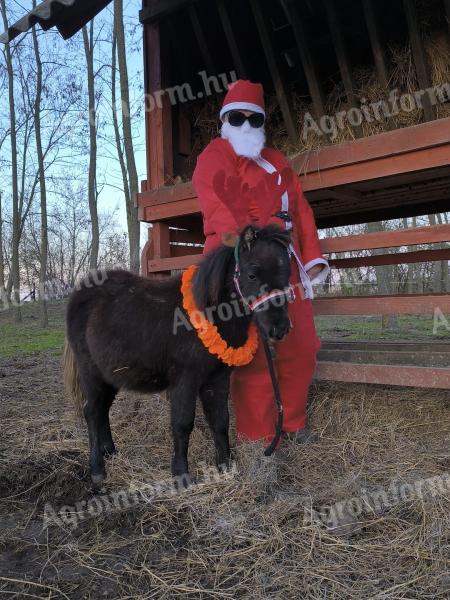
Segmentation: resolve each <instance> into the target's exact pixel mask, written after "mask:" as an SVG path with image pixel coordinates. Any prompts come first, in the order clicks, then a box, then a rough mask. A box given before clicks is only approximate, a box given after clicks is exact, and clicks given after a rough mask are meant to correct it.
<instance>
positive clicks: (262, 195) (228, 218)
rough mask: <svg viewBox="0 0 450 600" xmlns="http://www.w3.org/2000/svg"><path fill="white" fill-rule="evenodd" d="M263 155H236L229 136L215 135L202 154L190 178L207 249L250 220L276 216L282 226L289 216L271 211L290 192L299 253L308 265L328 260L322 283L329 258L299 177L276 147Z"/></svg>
mask: <svg viewBox="0 0 450 600" xmlns="http://www.w3.org/2000/svg"><path fill="white" fill-rule="evenodd" d="M261 156H262V159H263V160H262V161H254V160H251V159H248V158H245V157H242V156H238V155H237V154H236V153H235V151H234V149H233V147H232V146H231V144H230V143H229V142H228V140H225V139H222V138H217V139H214V140H213V141H212V142H211V143H210V144H209V145H208V146H207V147H206V148H205V150H204V151H203V152H202V153H201V154H200V156H199V157H198V159H197V166H196V168H195V171H194V175H193V178H192V181H193V184H194V187H195V190H196V192H197V194H198V198H199V201H200V206H201V210H202V214H203V224H204V233H205V236H206V243H205V249H204V251H205V252H209V251H211V250H213V249H214V248H216V247H217V246H218V245H219V244H220V243H221V236H222V234H224V233H239V231H240V230H241V229H242V228H243V227H244V226H245V225H246V224H248V223H255V224H257V225H259V226H261V227H263V226H265V225H267V224H268V223H272V222H276V223H278V224H280V226H282V227H284V226H285V222H284V221H282V220H281V219H279V218H277V217H274V216H273V215H275V214H276V213H278V212H280V211H281V210H282V196H283V193H284V192H287V196H288V199H289V213H290V215H291V218H292V222H293V236H292V238H293V239H292V241H293V247H294V250H295V253H296V254H297V257H298V259H299V260H300V261H301V263H302V265H303V267H304V271H308V270H309V269H310V268H312V267H313V266H314V265H316V264H323V265H324V268H323V270H322V272H321V273H320V274H319V275H318V276H317V277H316V279H315V280H314V281H313V283H319V282H321V281H323V280H324V279H325V277H326V275H327V274H328V270H329V269H328V263H327V261H326V260H325V259H324V258H323V256H322V253H321V249H320V243H319V238H318V235H317V228H316V224H315V221H314V215H313V212H312V210H311V207H310V206H309V204H308V202H307V200H306V198H305V196H304V194H303V191H302V187H301V184H300V180H299V178H298V177H297V175H296V174H295V173H294V171H293V170H292V168H291V167H290V165H289V163H288V161H287V160H286V158H285V157H284V156H283V154H282V153H281V152H279V151H278V150H274V149H271V148H264V150H263V151H262V153H261ZM270 171H273V173H271V172H270ZM302 280H304V277H302ZM303 282H304V284H305V281H303ZM307 284H309V279H308V282H307ZM306 287H307V286H306ZM309 287H310V286H309ZM308 296H309V297H311V295H309V294H308V293H307V297H308Z"/></svg>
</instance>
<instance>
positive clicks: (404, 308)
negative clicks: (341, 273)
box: [313, 294, 450, 315]
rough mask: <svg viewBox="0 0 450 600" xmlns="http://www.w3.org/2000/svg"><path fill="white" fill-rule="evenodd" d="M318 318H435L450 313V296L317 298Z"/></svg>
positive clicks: (316, 309)
mask: <svg viewBox="0 0 450 600" xmlns="http://www.w3.org/2000/svg"><path fill="white" fill-rule="evenodd" d="M313 304H314V313H315V314H316V315H422V314H424V315H433V314H434V312H435V310H436V309H439V310H441V311H442V312H443V313H444V314H447V313H450V294H429V295H426V296H422V295H398V296H354V297H347V296H338V297H327V298H316V299H315V300H314V303H313Z"/></svg>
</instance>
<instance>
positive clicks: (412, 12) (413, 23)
mask: <svg viewBox="0 0 450 600" xmlns="http://www.w3.org/2000/svg"><path fill="white" fill-rule="evenodd" d="M403 8H404V11H405V15H406V22H407V24H408V30H409V37H410V40H411V46H412V51H413V56H414V64H415V67H416V73H417V79H418V82H419V86H420V89H421V90H426V89H427V88H430V87H431V86H432V83H431V78H430V76H429V66H428V64H427V57H426V54H425V50H424V47H423V41H422V36H421V33H420V26H419V23H418V18H417V7H416V0H403ZM422 106H423V112H424V116H425V119H426V120H427V121H432V120H433V119H435V118H436V110H435V108H434V107H433V105H432V103H431V98H430V96H429V95H428V94H424V95H423V96H422Z"/></svg>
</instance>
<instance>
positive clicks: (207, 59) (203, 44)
mask: <svg viewBox="0 0 450 600" xmlns="http://www.w3.org/2000/svg"><path fill="white" fill-rule="evenodd" d="M189 18H190V20H191V25H192V28H193V30H194V35H195V38H196V40H197V43H198V47H199V49H200V54H201V55H202V59H203V63H204V65H205V68H206V70H207V71H208V75H213V74H214V73H215V72H216V71H215V68H214V62H213V60H212V58H211V52H210V49H209V48H208V42H207V41H206V36H205V32H204V31H203V27H202V24H201V23H200V19H199V18H198V12H197V8H196V6H195V5H194V4H191V5H190V6H189Z"/></svg>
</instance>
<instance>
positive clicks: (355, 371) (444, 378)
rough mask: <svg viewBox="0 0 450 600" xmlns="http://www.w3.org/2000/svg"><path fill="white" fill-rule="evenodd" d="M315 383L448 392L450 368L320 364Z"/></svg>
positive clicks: (449, 387)
mask: <svg viewBox="0 0 450 600" xmlns="http://www.w3.org/2000/svg"><path fill="white" fill-rule="evenodd" d="M314 378H315V379H316V380H325V381H342V382H347V383H352V382H355V383H376V384H385V385H400V386H405V387H420V388H437V389H450V369H442V368H435V367H408V366H402V365H393V366H390V365H368V364H363V365H360V364H354V363H335V362H319V363H318V365H317V369H316V372H315V375H314Z"/></svg>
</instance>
